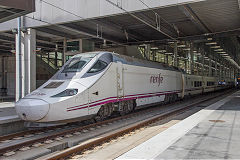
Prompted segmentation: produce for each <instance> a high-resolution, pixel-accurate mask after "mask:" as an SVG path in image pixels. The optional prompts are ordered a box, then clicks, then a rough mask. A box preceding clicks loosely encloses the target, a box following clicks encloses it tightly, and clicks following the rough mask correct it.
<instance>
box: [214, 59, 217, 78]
mask: <svg viewBox="0 0 240 160" xmlns="http://www.w3.org/2000/svg"><path fill="white" fill-rule="evenodd" d="M217 69H218V66H217V60H216V59H215V72H214V73H215V74H214V76H215V77H217Z"/></svg>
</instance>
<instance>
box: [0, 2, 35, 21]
mask: <svg viewBox="0 0 240 160" xmlns="http://www.w3.org/2000/svg"><path fill="white" fill-rule="evenodd" d="M33 11H35V0H0V23H2V22H5V21H8V20H11V19H13V18H16V17H19V16H22V15H25V14H27V13H31V12H33Z"/></svg>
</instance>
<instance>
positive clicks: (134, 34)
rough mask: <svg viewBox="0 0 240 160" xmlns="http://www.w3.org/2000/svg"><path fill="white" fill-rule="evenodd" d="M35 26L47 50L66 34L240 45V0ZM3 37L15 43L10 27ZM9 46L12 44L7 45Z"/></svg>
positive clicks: (121, 41) (115, 40)
mask: <svg viewBox="0 0 240 160" xmlns="http://www.w3.org/2000/svg"><path fill="white" fill-rule="evenodd" d="M6 1H9V2H10V1H14V0H6ZM18 1H20V0H18ZM21 1H23V0H21ZM0 2H1V1H0ZM0 5H1V3H0ZM18 10H19V9H18ZM0 15H2V14H0ZM156 17H157V18H156ZM34 28H35V29H36V30H37V46H38V47H40V48H42V49H45V50H46V51H47V50H54V49H55V48H56V44H58V49H62V48H63V39H64V38H67V39H88V40H91V41H94V42H95V45H96V46H98V45H102V44H103V43H104V41H103V40H106V41H107V44H110V45H111V44H115V45H125V44H142V43H145V42H155V41H162V40H166V39H168V40H169V39H170V40H171V39H180V40H194V39H196V40H197V39H206V38H207V37H208V36H212V37H214V36H215V37H221V36H222V37H225V36H236V37H237V39H238V43H239V45H240V37H239V35H240V6H239V0H206V1H200V2H195V3H189V4H182V5H177V6H168V7H162V8H151V9H150V8H149V9H146V10H141V11H136V12H131V13H129V12H125V13H124V14H116V15H111V16H105V17H96V18H91V19H80V20H78V21H74V22H68V23H61V24H54V25H51V24H48V25H45V26H41V27H34ZM1 41H3V42H4V43H8V42H9V41H10V42H12V46H14V35H12V33H11V32H10V31H9V32H8V33H7V32H5V33H0V43H1ZM7 47H9V49H10V47H11V45H8V46H5V48H4V49H5V50H8V49H7Z"/></svg>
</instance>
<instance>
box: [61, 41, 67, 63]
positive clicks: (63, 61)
mask: <svg viewBox="0 0 240 160" xmlns="http://www.w3.org/2000/svg"><path fill="white" fill-rule="evenodd" d="M66 52H67V39H66V38H64V40H63V53H62V65H64V63H65V62H66V58H65V56H66Z"/></svg>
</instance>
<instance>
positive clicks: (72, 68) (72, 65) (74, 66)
mask: <svg viewBox="0 0 240 160" xmlns="http://www.w3.org/2000/svg"><path fill="white" fill-rule="evenodd" d="M89 61H90V59H79V58H73V59H72V60H71V61H70V62H69V64H68V65H66V66H65V67H64V69H63V71H62V72H63V73H69V72H79V71H81V70H82V68H83V67H84V66H85V65H86V64H87V63H88V62H89Z"/></svg>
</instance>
